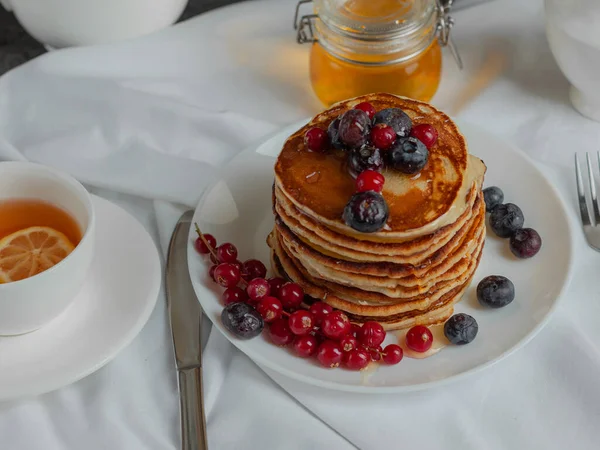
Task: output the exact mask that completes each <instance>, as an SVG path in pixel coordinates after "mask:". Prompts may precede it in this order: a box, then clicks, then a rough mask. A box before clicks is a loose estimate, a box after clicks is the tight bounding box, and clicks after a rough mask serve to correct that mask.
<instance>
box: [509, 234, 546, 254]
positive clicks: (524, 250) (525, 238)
mask: <svg viewBox="0 0 600 450" xmlns="http://www.w3.org/2000/svg"><path fill="white" fill-rule="evenodd" d="M540 248H542V238H541V237H540V235H539V234H538V232H537V231H535V230H534V229H533V228H521V229H520V230H517V231H515V232H514V233H513V235H512V236H511V237H510V251H511V252H512V253H513V255H515V256H516V257H517V258H531V257H532V256H535V255H536V254H537V252H539V251H540Z"/></svg>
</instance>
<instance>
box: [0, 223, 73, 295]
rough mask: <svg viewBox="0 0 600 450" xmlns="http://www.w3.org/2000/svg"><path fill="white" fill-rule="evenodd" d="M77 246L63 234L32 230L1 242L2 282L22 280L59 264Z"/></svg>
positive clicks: (45, 230) (47, 228)
mask: <svg viewBox="0 0 600 450" xmlns="http://www.w3.org/2000/svg"><path fill="white" fill-rule="evenodd" d="M74 248H75V246H74V245H73V244H72V243H71V241H70V240H69V238H68V237H67V236H65V235H64V234H63V233H61V232H60V231H57V230H55V229H54V228H50V227H30V228H24V229H22V230H19V231H17V232H15V233H13V234H10V235H8V236H6V237H5V238H3V239H0V283H9V282H11V281H19V280H23V279H25V278H29V277H32V276H34V275H37V274H38V273H40V272H43V271H44V270H48V269H49V268H50V267H52V266H54V265H56V264H58V263H59V262H61V261H62V260H63V259H65V258H66V257H67V256H69V254H70V253H71V252H72V251H73V249H74Z"/></svg>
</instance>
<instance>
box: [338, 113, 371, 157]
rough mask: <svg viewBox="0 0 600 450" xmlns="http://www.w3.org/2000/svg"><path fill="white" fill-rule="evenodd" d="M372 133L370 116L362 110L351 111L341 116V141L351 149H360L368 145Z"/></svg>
mask: <svg viewBox="0 0 600 450" xmlns="http://www.w3.org/2000/svg"><path fill="white" fill-rule="evenodd" d="M370 131H371V120H370V119H369V115H368V114H367V113H366V112H364V111H362V110H360V109H350V110H348V111H346V112H345V113H344V114H342V115H341V116H340V124H339V126H338V138H339V140H340V141H341V142H342V143H343V144H345V145H347V146H348V147H350V148H358V147H361V146H363V145H365V144H366V143H367V139H368V137H369V133H370Z"/></svg>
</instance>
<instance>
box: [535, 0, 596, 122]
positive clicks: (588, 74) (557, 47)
mask: <svg viewBox="0 0 600 450" xmlns="http://www.w3.org/2000/svg"><path fill="white" fill-rule="evenodd" d="M545 9H546V35H547V37H548V43H549V44H550V49H551V50H552V54H553V55H554V58H555V59H556V62H557V63H558V65H559V67H560V69H561V71H562V72H563V74H564V75H565V77H567V79H568V80H569V82H570V83H571V90H570V98H571V103H572V104H573V106H574V107H575V109H576V110H577V111H579V112H580V113H581V114H583V115H584V116H586V117H588V118H590V119H593V120H595V121H599V122H600V78H599V77H598V73H599V72H600V27H599V24H600V2H599V1H598V0H546V8H545Z"/></svg>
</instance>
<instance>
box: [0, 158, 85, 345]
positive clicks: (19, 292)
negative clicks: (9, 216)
mask: <svg viewBox="0 0 600 450" xmlns="http://www.w3.org/2000/svg"><path fill="white" fill-rule="evenodd" d="M18 199H36V200H39V201H42V202H47V203H48V204H51V205H55V206H57V207H59V208H60V209H61V210H63V211H65V212H66V213H68V214H69V215H70V217H72V218H73V219H74V221H75V222H76V223H77V225H78V226H79V228H80V230H81V240H80V241H79V243H78V244H77V245H76V246H75V248H74V249H73V250H72V251H71V252H70V254H68V256H66V257H65V258H64V259H62V261H60V262H58V263H57V264H55V265H54V266H52V267H50V268H48V269H46V270H44V271H42V272H40V273H38V274H36V275H33V276H30V277H28V278H24V279H19V280H18V281H11V282H6V283H2V284H0V335H17V334H23V333H28V332H30V331H34V330H36V329H38V328H40V327H42V326H43V325H45V324H47V323H48V322H50V321H51V320H52V319H54V318H56V317H57V316H58V315H59V314H61V313H62V312H63V311H65V310H66V309H67V307H68V306H69V305H70V304H71V303H72V302H73V300H74V299H75V297H76V296H77V293H78V292H79V291H80V290H81V288H82V286H83V284H84V282H85V280H86V277H87V275H88V270H89V267H90V264H91V262H92V258H93V256H94V241H95V215H94V207H93V204H92V199H91V197H90V194H89V193H88V191H87V190H86V189H85V188H84V187H83V186H82V185H81V184H80V183H79V182H78V181H77V180H75V179H74V178H72V177H71V176H69V175H67V174H64V173H62V172H60V171H58V170H55V169H52V168H50V167H45V166H41V165H38V164H33V163H28V162H0V201H9V200H10V201H12V200H18ZM0 219H1V218H0Z"/></svg>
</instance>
